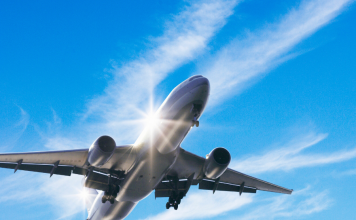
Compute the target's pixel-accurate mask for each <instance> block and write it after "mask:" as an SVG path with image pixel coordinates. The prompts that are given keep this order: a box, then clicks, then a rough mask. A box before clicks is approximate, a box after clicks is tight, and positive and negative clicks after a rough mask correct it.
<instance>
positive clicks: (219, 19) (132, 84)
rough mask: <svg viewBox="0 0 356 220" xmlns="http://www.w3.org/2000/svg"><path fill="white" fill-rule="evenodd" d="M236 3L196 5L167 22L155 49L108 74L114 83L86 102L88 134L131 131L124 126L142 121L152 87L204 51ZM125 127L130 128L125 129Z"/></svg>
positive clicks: (221, 1)
mask: <svg viewBox="0 0 356 220" xmlns="http://www.w3.org/2000/svg"><path fill="white" fill-rule="evenodd" d="M237 2H238V1H236V0H212V1H198V2H197V3H192V4H191V5H189V6H186V7H185V8H184V10H183V11H182V12H180V13H179V14H178V15H176V16H174V17H173V18H172V20H171V21H169V22H167V24H166V28H165V31H164V34H163V35H162V36H160V37H157V38H155V39H153V41H152V42H154V45H156V46H154V48H153V49H150V50H148V51H146V52H145V53H144V54H143V55H142V56H141V57H139V58H138V59H136V60H133V61H131V62H129V63H125V64H123V65H121V66H120V67H116V68H115V69H114V70H113V71H112V73H113V76H114V80H113V81H112V82H110V84H109V86H108V87H107V88H106V89H105V92H104V94H103V95H101V96H99V97H97V98H94V99H93V100H91V101H90V103H89V104H88V110H87V112H86V113H85V114H84V119H88V120H90V121H91V122H93V120H94V121H96V122H97V124H95V125H93V123H91V124H90V125H89V129H88V130H95V129H93V128H94V127H98V126H100V127H101V132H103V129H104V130H107V131H109V132H111V131H112V130H113V129H115V130H117V131H118V133H120V134H121V133H122V132H124V133H125V134H126V133H128V131H130V130H131V131H134V130H135V127H134V126H132V125H130V124H128V123H127V122H128V120H133V119H135V120H137V119H139V118H142V115H141V114H142V112H141V111H142V109H143V108H145V107H146V106H145V105H148V104H149V100H151V99H152V96H153V90H154V88H155V86H156V85H157V84H159V83H160V82H161V81H162V80H163V79H165V78H166V77H167V75H168V74H169V73H172V72H173V71H174V70H175V69H177V68H178V67H180V66H181V65H183V64H185V63H187V62H188V61H191V60H193V59H195V58H196V56H197V55H198V54H200V53H202V52H203V51H204V50H205V49H206V47H207V44H208V42H209V40H210V39H211V38H212V36H214V35H215V33H216V32H217V31H218V30H219V29H220V28H221V27H222V26H223V25H224V24H225V23H226V19H227V17H229V16H230V15H231V14H232V13H233V8H234V7H235V6H236V4H237ZM139 109H140V110H139ZM96 119H98V120H96ZM128 126H131V127H132V128H130V129H127V128H128ZM123 127H125V129H123ZM136 127H137V124H136ZM140 129H141V128H140ZM136 135H137V132H136V133H135V132H134V134H133V136H130V134H126V135H120V136H119V137H118V138H121V139H122V140H121V141H127V139H130V140H131V139H132V138H136Z"/></svg>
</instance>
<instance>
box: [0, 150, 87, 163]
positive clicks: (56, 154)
mask: <svg viewBox="0 0 356 220" xmlns="http://www.w3.org/2000/svg"><path fill="white" fill-rule="evenodd" d="M87 156H88V149H80V150H65V151H44V152H28V153H10V154H0V161H1V162H12V163H17V161H19V160H22V162H23V163H30V164H54V163H56V162H57V161H60V164H61V165H69V166H79V167H81V166H83V165H84V164H85V162H86V159H87Z"/></svg>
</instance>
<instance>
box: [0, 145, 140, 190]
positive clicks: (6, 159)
mask: <svg viewBox="0 0 356 220" xmlns="http://www.w3.org/2000/svg"><path fill="white" fill-rule="evenodd" d="M87 156H88V149H80V150H66V151H45V152H29V153H10V154H0V168H8V169H14V172H16V171H17V170H24V171H32V172H40V173H47V174H50V176H52V175H54V174H56V175H64V176H71V174H72V173H73V174H78V175H86V176H87V181H86V182H87V184H86V187H89V188H93V189H98V190H104V191H105V190H106V189H107V187H108V182H109V175H111V176H112V180H111V181H114V182H119V181H120V180H121V179H122V178H123V176H124V174H125V172H126V171H127V170H128V169H129V168H130V166H131V165H132V163H133V161H134V160H135V158H136V153H135V151H134V150H133V145H125V146H118V147H116V149H115V152H114V153H113V156H112V157H111V158H110V160H109V161H108V162H107V163H106V164H105V165H104V166H102V167H100V168H94V167H89V166H88V163H87ZM89 172H90V173H89Z"/></svg>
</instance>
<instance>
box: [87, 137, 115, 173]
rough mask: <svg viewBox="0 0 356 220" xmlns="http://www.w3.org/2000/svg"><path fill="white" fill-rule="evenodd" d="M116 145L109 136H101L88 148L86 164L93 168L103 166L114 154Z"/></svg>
mask: <svg viewBox="0 0 356 220" xmlns="http://www.w3.org/2000/svg"><path fill="white" fill-rule="evenodd" d="M115 148H116V143H115V141H114V139H113V138H112V137H110V136H106V135H104V136H101V137H99V138H98V139H96V141H94V143H93V144H92V145H91V146H90V148H89V153H88V162H89V164H90V165H92V166H95V167H101V166H102V165H104V164H105V163H106V162H108V160H109V159H110V158H111V157H112V155H113V154H114V151H115Z"/></svg>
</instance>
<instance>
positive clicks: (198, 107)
mask: <svg viewBox="0 0 356 220" xmlns="http://www.w3.org/2000/svg"><path fill="white" fill-rule="evenodd" d="M201 109H202V106H201V105H197V104H193V106H192V109H191V113H192V114H193V115H194V118H193V120H192V127H194V125H195V126H196V127H199V121H198V118H199V115H200V112H201Z"/></svg>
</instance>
